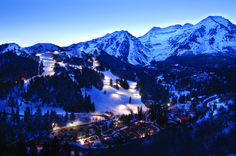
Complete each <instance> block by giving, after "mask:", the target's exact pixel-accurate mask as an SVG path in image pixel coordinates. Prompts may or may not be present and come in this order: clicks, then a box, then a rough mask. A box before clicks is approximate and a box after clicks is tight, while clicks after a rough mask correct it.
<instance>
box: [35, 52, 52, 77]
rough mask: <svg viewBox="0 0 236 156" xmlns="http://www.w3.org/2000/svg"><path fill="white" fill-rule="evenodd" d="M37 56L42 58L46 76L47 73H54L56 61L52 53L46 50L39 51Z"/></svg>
mask: <svg viewBox="0 0 236 156" xmlns="http://www.w3.org/2000/svg"><path fill="white" fill-rule="evenodd" d="M36 56H39V57H40V60H42V61H43V66H44V68H43V70H44V72H43V74H42V75H44V76H46V75H54V73H55V72H54V70H53V68H54V64H55V63H56V61H54V60H53V58H52V54H51V53H50V52H45V53H37V54H36Z"/></svg>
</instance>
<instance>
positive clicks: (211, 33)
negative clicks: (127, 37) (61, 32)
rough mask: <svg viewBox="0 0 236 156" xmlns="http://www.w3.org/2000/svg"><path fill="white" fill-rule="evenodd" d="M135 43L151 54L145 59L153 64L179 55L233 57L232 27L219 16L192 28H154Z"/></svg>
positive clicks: (235, 47)
mask: <svg viewBox="0 0 236 156" xmlns="http://www.w3.org/2000/svg"><path fill="white" fill-rule="evenodd" d="M139 40H140V41H141V42H142V43H143V44H144V45H145V46H146V47H148V48H149V49H150V50H151V53H150V54H151V55H149V56H148V58H150V59H154V60H156V61H160V60H165V59H166V58H168V57H170V56H182V55H197V54H210V55H228V56H235V55H236V25H234V24H232V23H231V22H230V21H229V20H227V19H225V18H223V17H221V16H209V17H207V18H206V19H204V20H202V21H200V22H199V23H197V24H196V25H192V24H189V23H187V24H185V25H183V26H181V25H174V26H170V27H167V28H158V27H154V28H152V29H151V30H150V31H149V32H148V33H146V34H145V35H144V36H141V37H139ZM149 61H151V60H149Z"/></svg>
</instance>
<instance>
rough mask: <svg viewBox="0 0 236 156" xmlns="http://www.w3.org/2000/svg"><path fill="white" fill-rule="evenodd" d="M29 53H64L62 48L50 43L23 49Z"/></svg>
mask: <svg viewBox="0 0 236 156" xmlns="http://www.w3.org/2000/svg"><path fill="white" fill-rule="evenodd" d="M25 49H26V50H27V51H29V52H30V53H44V52H47V51H50V52H54V51H65V50H64V49H63V48H61V47H59V46H57V45H55V44H52V43H37V44H35V45H33V46H30V47H26V48H25Z"/></svg>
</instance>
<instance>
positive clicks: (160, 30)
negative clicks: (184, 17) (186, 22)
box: [149, 24, 182, 33]
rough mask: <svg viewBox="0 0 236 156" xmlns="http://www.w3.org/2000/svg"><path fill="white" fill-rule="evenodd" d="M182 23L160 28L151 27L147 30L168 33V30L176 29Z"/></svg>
mask: <svg viewBox="0 0 236 156" xmlns="http://www.w3.org/2000/svg"><path fill="white" fill-rule="evenodd" d="M181 27H182V25H180V24H176V25H171V26H168V27H164V28H160V27H153V28H152V29H151V30H150V31H149V32H154V31H155V32H162V33H168V32H173V31H176V30H177V29H179V28H181Z"/></svg>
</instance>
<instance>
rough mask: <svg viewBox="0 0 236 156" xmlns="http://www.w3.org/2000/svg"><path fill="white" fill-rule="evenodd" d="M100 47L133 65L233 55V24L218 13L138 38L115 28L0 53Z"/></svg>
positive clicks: (235, 46) (77, 52) (91, 51)
mask: <svg viewBox="0 0 236 156" xmlns="http://www.w3.org/2000/svg"><path fill="white" fill-rule="evenodd" d="M100 49H102V50H104V51H105V52H107V53H108V54H109V55H111V56H114V57H117V58H119V59H120V60H121V61H123V62H126V63H131V64H133V65H138V64H141V65H148V64H149V63H150V62H151V61H153V60H154V61H163V60H166V59H167V58H169V57H171V56H183V55H198V54H208V55H217V56H219V55H220V56H221V55H224V56H236V25H234V24H233V23H231V22H230V21H229V20H228V19H225V18H224V17H221V16H209V17H207V18H205V19H204V20H202V21H200V22H199V23H197V24H196V25H192V24H189V23H187V24H185V25H183V26H182V25H173V26H169V27H166V28H160V27H153V28H152V29H151V30H150V31H149V32H147V33H146V34H145V35H143V36H141V37H138V38H137V37H135V36H133V35H131V34H130V33H129V32H128V31H124V30H122V31H115V32H113V33H111V34H110V33H108V34H107V35H105V36H103V37H100V38H97V39H93V40H90V41H86V42H80V43H77V44H72V45H70V46H68V47H59V46H57V45H54V44H50V43H38V44H35V45H33V46H30V47H26V48H21V47H20V46H19V45H17V44H14V43H12V44H4V45H2V46H1V48H0V52H6V51H9V50H15V51H16V52H17V53H18V54H20V53H21V52H25V53H29V54H32V53H45V52H47V51H50V52H54V51H59V52H66V53H67V54H69V55H72V56H75V55H77V56H79V57H82V53H81V51H83V52H86V53H89V54H93V55H99V52H100Z"/></svg>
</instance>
